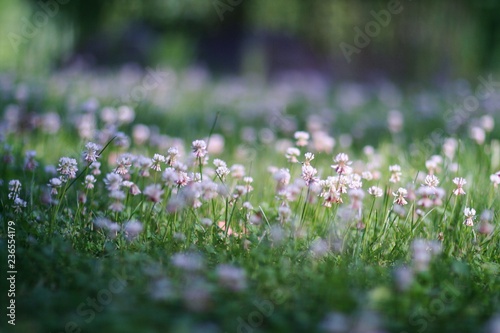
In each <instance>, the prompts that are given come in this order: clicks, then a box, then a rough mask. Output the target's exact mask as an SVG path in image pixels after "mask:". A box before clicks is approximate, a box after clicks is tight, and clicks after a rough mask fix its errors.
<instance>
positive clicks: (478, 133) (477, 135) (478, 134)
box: [469, 126, 486, 145]
mask: <svg viewBox="0 0 500 333" xmlns="http://www.w3.org/2000/svg"><path fill="white" fill-rule="evenodd" d="M469 136H470V138H471V139H472V140H474V141H476V143H477V144H478V145H482V144H483V143H484V140H486V132H485V131H484V129H483V128H481V127H478V126H472V127H471V128H470V130H469Z"/></svg>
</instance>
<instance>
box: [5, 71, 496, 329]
mask: <svg viewBox="0 0 500 333" xmlns="http://www.w3.org/2000/svg"><path fill="white" fill-rule="evenodd" d="M147 75H148V74H147V73H135V72H127V71H123V72H120V73H114V74H109V73H107V74H106V73H100V74H95V73H84V72H76V73H75V72H70V73H60V74H57V75H54V76H52V77H50V78H44V79H37V80H35V79H25V80H22V81H19V80H17V79H13V78H12V77H9V76H8V75H4V76H2V81H1V82H2V85H1V86H0V106H1V107H2V109H3V111H2V122H1V125H0V126H1V133H2V134H1V137H0V139H1V143H2V148H1V150H0V154H1V157H2V163H1V164H0V179H1V180H2V183H1V188H2V191H1V195H0V200H1V205H2V212H1V215H0V216H1V223H0V254H1V262H2V264H1V265H0V267H2V279H1V282H0V286H1V290H2V296H1V300H2V301H1V302H2V303H1V306H2V309H4V311H5V309H6V308H7V307H9V306H10V305H11V304H15V310H14V311H12V310H11V309H12V306H10V307H11V309H9V308H7V313H6V314H7V315H3V316H2V319H1V321H0V322H1V323H0V330H1V331H2V332H221V333H223V332H248V333H250V332H255V333H256V332H366V333H368V332H398V333H403V332H488V333H497V332H500V260H499V258H500V246H499V245H500V243H499V242H500V228H499V224H498V220H499V212H500V203H499V198H500V192H499V191H500V189H499V188H498V184H500V173H499V170H500V141H498V139H499V137H500V136H499V135H498V131H496V130H495V128H494V122H495V120H496V121H497V122H498V121H499V120H500V119H499V118H498V116H497V114H498V111H497V110H498V108H500V106H498V105H499V104H500V103H498V100H499V97H498V96H499V92H496V91H495V92H493V91H491V92H490V94H491V96H490V97H486V96H483V97H484V99H482V100H480V103H481V104H480V107H478V108H477V109H475V110H472V111H471V112H465V113H464V112H461V111H460V110H458V111H454V112H452V113H451V114H450V113H446V111H449V110H450V109H453V107H452V106H454V105H461V103H464V100H466V99H467V98H468V97H470V96H474V94H473V90H470V91H469V92H467V91H466V92H464V91H463V89H462V90H461V91H460V92H458V91H455V90H453V88H452V86H451V85H450V87H444V88H442V89H441V90H439V89H429V90H428V91H400V90H399V89H398V88H396V87H395V86H392V85H389V84H386V85H381V86H369V85H366V86H359V85H348V84H344V85H333V87H331V86H330V85H326V84H324V83H322V82H321V81H319V80H314V78H308V79H307V80H301V79H297V78H293V77H292V78H289V79H288V80H283V81H281V82H278V83H275V84H267V83H263V82H261V81H259V80H256V79H248V80H243V79H238V80H237V79H234V80H215V79H212V78H210V77H209V76H208V75H207V74H206V73H205V72H203V71H200V70H190V71H185V72H173V71H166V72H163V73H162V75H161V76H160V78H161V80H160V81H158V82H156V85H155V84H149V85H145V84H144V83H145V82H149V83H151V81H148V80H149V79H148V77H147ZM457 103H458V104H457ZM394 110H398V111H394ZM495 132H496V133H495ZM89 142H91V143H92V144H89ZM14 244H15V246H14ZM9 255H10V256H9ZM9 271H16V272H17V273H8V272H9ZM12 276H13V277H14V278H11V277H12ZM8 278H11V279H10V280H9V279H8ZM14 280H15V283H13V281H14ZM13 287H14V290H13V289H12V288H13ZM14 294H15V298H14V297H13V295H14ZM9 295H10V296H9ZM14 299H15V303H11V302H12V300H14ZM2 313H4V312H2ZM9 314H10V316H9ZM12 314H14V316H13V315H12ZM13 323H15V326H14V325H12V324H13Z"/></svg>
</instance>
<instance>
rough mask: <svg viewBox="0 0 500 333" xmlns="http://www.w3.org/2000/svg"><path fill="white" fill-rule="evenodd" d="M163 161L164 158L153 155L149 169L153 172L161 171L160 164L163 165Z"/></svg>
mask: <svg viewBox="0 0 500 333" xmlns="http://www.w3.org/2000/svg"><path fill="white" fill-rule="evenodd" d="M165 161H166V159H165V156H163V155H160V154H154V156H153V158H152V159H151V169H153V170H155V171H161V163H165Z"/></svg>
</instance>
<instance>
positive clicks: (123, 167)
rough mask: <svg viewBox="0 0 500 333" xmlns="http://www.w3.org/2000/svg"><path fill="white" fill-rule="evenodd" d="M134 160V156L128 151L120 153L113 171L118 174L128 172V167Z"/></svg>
mask: <svg viewBox="0 0 500 333" xmlns="http://www.w3.org/2000/svg"><path fill="white" fill-rule="evenodd" d="M133 160H134V156H133V155H132V154H129V153H125V154H121V155H120V156H119V157H118V158H117V159H116V164H117V166H116V169H115V173H117V174H119V175H126V174H128V172H129V169H130V167H131V166H132V162H133Z"/></svg>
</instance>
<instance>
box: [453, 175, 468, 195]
mask: <svg viewBox="0 0 500 333" xmlns="http://www.w3.org/2000/svg"><path fill="white" fill-rule="evenodd" d="M453 183H454V184H455V185H457V188H456V189H454V190H453V194H455V195H457V196H458V195H464V194H465V191H464V189H463V186H464V185H465V184H467V181H466V180H465V178H461V177H455V178H453Z"/></svg>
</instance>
